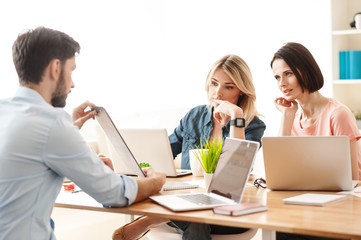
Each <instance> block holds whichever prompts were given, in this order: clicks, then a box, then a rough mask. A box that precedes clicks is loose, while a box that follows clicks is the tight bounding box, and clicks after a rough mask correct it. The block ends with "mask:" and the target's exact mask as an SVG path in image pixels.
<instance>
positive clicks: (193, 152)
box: [189, 149, 208, 177]
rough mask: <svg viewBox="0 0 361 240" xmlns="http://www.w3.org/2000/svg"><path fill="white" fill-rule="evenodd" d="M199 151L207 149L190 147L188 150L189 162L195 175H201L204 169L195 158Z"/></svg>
mask: <svg viewBox="0 0 361 240" xmlns="http://www.w3.org/2000/svg"><path fill="white" fill-rule="evenodd" d="M199 151H202V153H205V152H207V151H208V149H202V150H197V149H192V150H189V164H190V166H191V170H192V174H193V176H195V177H202V176H203V173H204V169H203V167H202V165H201V164H200V162H199V160H198V159H197V156H199Z"/></svg>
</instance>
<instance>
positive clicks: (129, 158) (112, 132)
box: [93, 107, 145, 177]
mask: <svg viewBox="0 0 361 240" xmlns="http://www.w3.org/2000/svg"><path fill="white" fill-rule="evenodd" d="M93 110H96V111H97V115H96V119H97V120H98V122H99V124H100V126H101V127H102V129H103V131H104V133H105V135H106V136H107V137H108V138H109V140H110V142H111V143H112V145H113V147H114V149H115V151H116V152H117V153H118V155H119V156H120V157H121V159H122V160H123V161H124V162H125V163H126V165H127V167H129V168H130V169H131V171H132V172H134V173H135V174H137V175H138V176H140V177H145V174H144V172H143V171H142V169H141V168H140V166H139V164H138V162H137V160H136V159H135V157H134V155H133V154H132V152H131V151H130V149H129V147H128V146H127V144H126V143H125V141H124V139H123V137H122V136H121V135H120V133H119V131H118V129H117V128H116V127H115V125H114V123H113V121H112V120H111V118H110V116H109V115H108V113H107V111H106V110H105V109H104V108H103V107H93Z"/></svg>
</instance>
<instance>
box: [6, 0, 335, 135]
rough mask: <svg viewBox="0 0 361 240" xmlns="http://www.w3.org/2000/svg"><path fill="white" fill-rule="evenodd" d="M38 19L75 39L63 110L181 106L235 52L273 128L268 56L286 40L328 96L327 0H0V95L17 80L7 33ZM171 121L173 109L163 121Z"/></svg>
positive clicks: (193, 101) (194, 101)
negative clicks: (320, 77)
mask: <svg viewBox="0 0 361 240" xmlns="http://www.w3.org/2000/svg"><path fill="white" fill-rule="evenodd" d="M39 25H43V26H46V27H50V28H55V29H58V30H61V31H64V32H66V33H68V34H69V35H71V36H73V37H74V38H75V39H76V40H77V41H79V43H80V44H81V47H82V50H81V54H80V56H79V57H78V58H77V65H78V67H77V70H76V71H75V72H74V74H73V79H74V82H75V86H76V87H75V89H74V90H73V91H72V93H71V94H70V96H69V98H68V105H67V107H66V109H67V110H68V111H71V109H72V108H73V107H74V106H76V105H78V104H79V103H80V102H82V101H84V100H91V101H93V102H94V103H96V104H98V105H103V106H105V107H106V108H107V109H108V111H109V112H110V113H111V115H113V118H115V120H116V121H117V122H119V123H120V122H122V123H124V125H126V123H125V122H126V121H124V117H123V116H126V115H129V114H132V116H136V114H143V115H144V112H149V111H154V110H167V109H178V108H181V109H182V111H183V110H184V109H188V108H190V107H193V106H195V105H198V104H203V103H206V94H205V91H204V81H205V77H206V75H207V73H208V70H209V68H210V67H211V65H212V63H213V62H214V61H216V60H217V59H218V58H220V57H221V56H223V55H225V54H228V53H234V54H238V55H239V56H241V57H242V58H244V59H245V60H246V62H248V64H249V65H250V67H251V70H252V72H253V76H254V81H255V85H256V90H257V97H258V102H257V105H258V109H259V111H260V112H261V113H262V114H263V115H264V116H265V121H266V124H267V131H266V135H274V134H277V130H278V119H279V114H278V112H277V111H276V110H275V108H274V106H273V100H274V98H275V97H276V96H279V95H280V93H279V90H278V89H277V87H276V82H275V80H274V79H273V76H272V72H271V69H270V66H269V63H270V60H271V58H272V55H273V53H274V52H275V51H276V50H277V49H278V48H279V47H281V46H282V44H283V43H285V42H287V41H297V42H300V43H303V44H304V45H305V46H306V47H308V48H309V49H310V51H311V52H312V53H313V54H314V56H315V58H316V60H317V61H318V63H319V64H320V66H321V69H322V70H323V73H324V76H325V79H326V86H325V87H324V89H323V93H325V95H327V96H331V74H330V73H331V69H330V66H331V63H330V59H331V44H330V7H329V1H314V0H272V1H271V0H258V1H249V0H218V1H215V0H174V1H172V0H164V1H161V0H152V1H149V0H132V1H119V0H103V1H81V0H78V1H73V0H63V1H49V0H32V1H28V0H12V1H1V2H0V29H1V37H0V66H1V77H0V83H1V88H0V98H4V97H9V96H11V95H12V94H13V93H14V91H15V90H16V88H17V85H18V82H17V76H16V73H15V70H14V67H13V64H12V57H11V46H12V43H13V41H14V40H15V39H16V37H17V35H18V33H20V32H21V31H22V30H24V29H28V28H35V27H37V26H39ZM145 114H146V113H145ZM182 114H183V113H182ZM145 120H146V118H145ZM129 124H132V123H129ZM133 124H134V122H133ZM141 124H144V125H145V126H146V124H148V125H149V123H146V122H143V123H140V125H141ZM177 124H178V116H177V121H175V122H174V119H172V120H170V122H169V121H168V122H167V123H165V125H167V126H165V127H168V125H171V126H172V127H173V126H176V125H177ZM119 127H120V126H119ZM121 127H125V126H121Z"/></svg>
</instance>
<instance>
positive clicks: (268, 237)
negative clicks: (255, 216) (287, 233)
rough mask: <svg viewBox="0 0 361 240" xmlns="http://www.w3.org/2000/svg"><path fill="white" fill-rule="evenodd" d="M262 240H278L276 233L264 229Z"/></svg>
mask: <svg viewBox="0 0 361 240" xmlns="http://www.w3.org/2000/svg"><path fill="white" fill-rule="evenodd" d="M262 240H276V231H274V230H266V229H262Z"/></svg>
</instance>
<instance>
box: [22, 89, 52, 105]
mask: <svg viewBox="0 0 361 240" xmlns="http://www.w3.org/2000/svg"><path fill="white" fill-rule="evenodd" d="M15 98H22V99H26V100H27V102H29V103H35V104H41V105H48V106H51V105H50V104H49V103H47V102H46V101H45V99H44V98H43V97H42V96H41V95H40V94H39V93H38V92H37V91H35V90H33V89H31V88H28V87H23V86H20V87H19V88H18V90H17V91H16V93H15Z"/></svg>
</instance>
